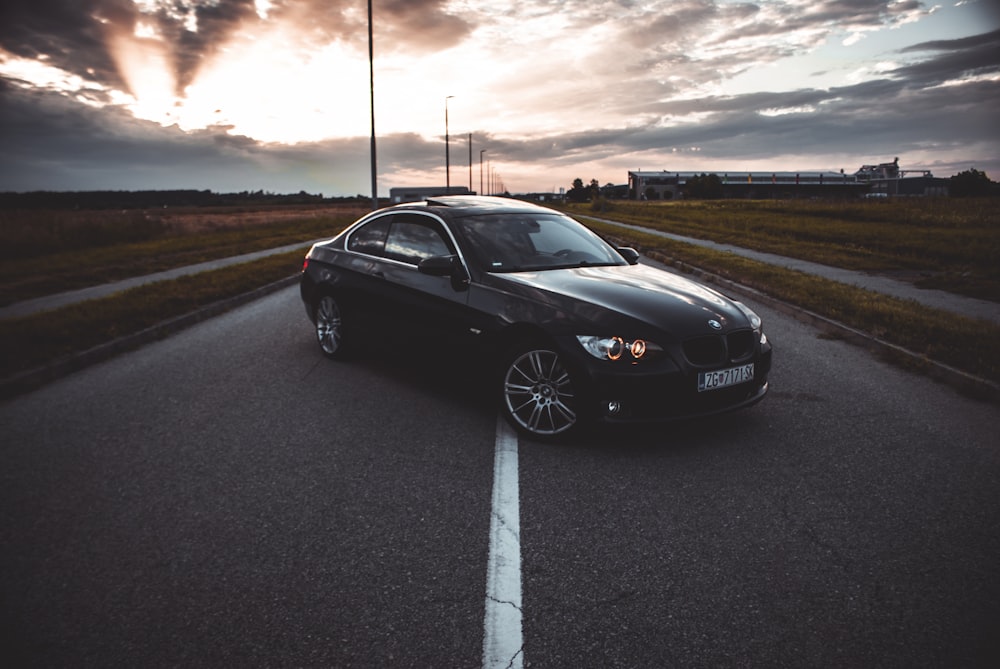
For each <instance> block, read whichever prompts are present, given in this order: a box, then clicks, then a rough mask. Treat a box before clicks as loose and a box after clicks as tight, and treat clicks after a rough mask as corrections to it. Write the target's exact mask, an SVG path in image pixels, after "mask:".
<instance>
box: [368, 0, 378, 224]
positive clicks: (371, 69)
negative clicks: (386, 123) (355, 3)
mask: <svg viewBox="0 0 1000 669" xmlns="http://www.w3.org/2000/svg"><path fill="white" fill-rule="evenodd" d="M368 83H369V89H370V91H371V98H370V100H369V103H370V104H371V110H372V143H371V162H372V211H374V210H376V209H378V183H377V181H376V174H377V173H378V172H377V170H376V168H375V47H374V40H373V39H372V0H368Z"/></svg>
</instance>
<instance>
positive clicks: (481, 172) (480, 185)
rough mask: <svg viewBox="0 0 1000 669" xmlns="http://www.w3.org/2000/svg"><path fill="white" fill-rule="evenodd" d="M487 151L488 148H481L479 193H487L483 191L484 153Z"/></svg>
mask: <svg viewBox="0 0 1000 669" xmlns="http://www.w3.org/2000/svg"><path fill="white" fill-rule="evenodd" d="M484 153H486V149H479V194H480V195H486V193H484V192H483V154H484Z"/></svg>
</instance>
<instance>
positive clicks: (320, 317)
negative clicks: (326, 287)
mask: <svg viewBox="0 0 1000 669" xmlns="http://www.w3.org/2000/svg"><path fill="white" fill-rule="evenodd" d="M316 341H318V342H319V348H320V350H321V351H323V355H325V356H326V357H328V358H335V359H336V358H342V357H344V316H343V311H342V310H341V308H340V302H339V301H338V300H337V298H336V297H334V296H333V295H322V296H320V298H319V300H318V301H317V302H316Z"/></svg>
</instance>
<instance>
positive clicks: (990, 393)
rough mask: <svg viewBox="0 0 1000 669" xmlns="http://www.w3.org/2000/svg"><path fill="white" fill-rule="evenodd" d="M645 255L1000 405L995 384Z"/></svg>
mask: <svg viewBox="0 0 1000 669" xmlns="http://www.w3.org/2000/svg"><path fill="white" fill-rule="evenodd" d="M612 239H613V238H612ZM615 243H618V244H622V243H626V242H625V241H624V240H622V239H618V240H616V242H615ZM642 252H643V254H644V255H645V256H646V257H647V258H650V259H652V260H655V261H656V262H659V263H661V264H663V265H667V266H669V267H673V268H675V269H677V270H680V271H681V272H684V273H685V274H690V275H692V276H694V277H696V278H697V279H698V280H700V281H704V282H706V283H711V284H713V285H715V286H719V287H720V288H723V289H725V290H726V291H727V292H730V293H735V294H738V295H741V296H744V297H748V298H750V299H753V300H755V301H757V302H760V303H762V304H766V305H767V306H768V307H770V308H772V309H775V310H777V311H780V312H781V313H783V314H786V315H788V316H791V317H793V318H795V319H797V320H799V321H802V322H803V323H807V324H809V325H811V326H813V327H816V328H818V329H820V330H822V331H823V332H825V333H827V334H829V335H832V336H835V337H837V338H839V339H843V340H844V341H847V342H849V343H851V344H853V345H855V346H860V347H862V348H865V349H867V350H869V351H872V352H874V353H876V354H878V355H881V356H883V357H884V358H886V359H888V360H889V361H894V360H903V361H905V363H906V366H907V368H910V369H912V368H917V369H919V370H920V371H921V373H923V374H924V375H926V376H928V377H930V378H932V379H934V380H935V381H938V382H939V383H944V384H946V385H948V386H951V387H952V388H954V389H955V390H957V391H958V392H960V393H962V394H963V395H966V396H968V397H971V398H973V399H977V400H981V401H985V402H991V403H994V404H1000V384H996V383H994V382H992V381H989V380H987V379H983V378H979V377H977V376H974V375H972V374H969V373H967V372H963V371H962V370H960V369H956V368H954V367H950V366H948V365H946V364H944V363H941V362H938V361H936V360H931V359H930V358H928V357H927V356H924V355H920V354H918V353H914V352H913V351H910V350H908V349H905V348H903V347H902V346H898V345H896V344H892V343H890V342H887V341H883V340H881V339H879V338H878V337H875V336H873V335H870V334H868V333H866V332H862V331H861V330H857V329H855V328H852V327H850V326H848V325H845V324H843V323H840V322H838V321H835V320H832V319H829V318H827V317H825V316H821V315H819V314H817V313H813V312H811V311H808V310H806V309H803V308H801V307H797V306H794V305H792V304H789V303H787V302H783V301H781V300H779V299H776V298H774V297H771V296H770V295H767V294H765V293H762V292H760V291H758V290H756V289H754V288H750V287H748V286H744V285H741V284H738V283H736V282H734V281H730V280H729V279H726V278H723V277H721V276H719V275H717V274H713V273H712V272H709V271H707V270H704V269H702V268H700V267H695V266H694V265H688V264H687V263H684V262H681V261H679V260H674V259H673V258H670V257H669V256H666V255H664V254H662V253H659V252H658V251H650V250H648V249H644V250H643V251H642Z"/></svg>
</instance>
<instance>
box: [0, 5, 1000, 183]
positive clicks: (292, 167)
mask: <svg viewBox="0 0 1000 669" xmlns="http://www.w3.org/2000/svg"><path fill="white" fill-rule="evenodd" d="M372 6H373V12H374V19H373V21H372V32H373V52H374V72H373V73H372V72H371V71H370V70H369V51H368V49H369V42H368V5H367V3H365V2H362V1H361V0H0V191H20V192H23V191H36V190H69V191H74V190H76V191H79V190H146V189H152V190H165V189H189V188H190V189H197V190H211V191H215V192H242V191H257V190H264V191H267V192H272V193H298V192H300V191H306V192H308V193H322V194H323V195H326V196H328V197H329V196H350V195H355V194H361V195H366V196H369V197H370V196H371V162H370V158H371V153H370V145H371V135H372V116H373V110H372V107H371V105H370V99H371V96H372V91H373V90H374V127H375V137H376V147H377V148H376V164H377V183H378V192H379V195H380V196H382V197H385V196H388V194H389V189H390V188H393V187H413V186H442V185H444V184H445V183H446V181H450V183H451V185H453V186H467V187H468V186H470V182H471V186H472V190H475V191H479V190H480V183H483V185H484V188H483V190H484V191H487V192H488V191H489V190H490V187H489V185H488V184H489V183H490V182H491V181H492V183H493V184H495V186H496V185H500V184H502V185H503V187H504V188H505V189H506V190H508V191H510V192H512V193H528V192H557V191H558V190H559V189H560V188H563V189H569V188H570V187H571V186H572V182H573V180H574V179H577V178H579V179H582V180H583V181H584V182H585V183H589V182H590V181H591V180H593V179H596V180H597V181H598V182H599V183H600V184H601V185H604V184H607V183H612V184H624V183H627V180H628V171H629V170H644V171H655V170H666V171H671V172H673V171H704V172H717V173H720V174H721V173H723V172H728V173H733V172H740V171H814V170H830V171H840V170H844V171H845V172H847V173H848V174H851V173H853V172H855V171H856V170H857V169H858V168H859V167H860V166H861V165H863V164H874V163H881V162H891V161H892V160H894V159H895V158H899V164H900V167H901V168H902V169H904V170H930V171H931V172H932V173H933V174H934V176H938V177H949V176H952V175H954V174H957V173H959V172H962V171H965V170H968V169H972V168H975V169H978V170H980V171H983V172H986V174H987V175H988V176H989V177H990V178H991V179H993V180H994V181H1000V0H939V1H935V0H929V1H924V0H757V1H756V2H753V1H743V0H662V1H661V0H604V1H597V0H595V1H588V0H575V1H574V0H517V1H516V2H497V1H496V0H373V2H372ZM372 81H373V82H374V88H372V87H371V82H372ZM446 120H447V123H446ZM446 132H447V137H448V141H447V142H446V141H445V137H446ZM470 134H471V136H472V137H471V142H470V141H469V135H470ZM470 150H471V151H470ZM446 154H447V158H446ZM470 155H471V170H470ZM480 159H482V167H480ZM446 161H447V162H448V163H450V170H446V167H445V165H446ZM491 175H492V178H491ZM481 176H482V182H481ZM494 190H495V187H494Z"/></svg>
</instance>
